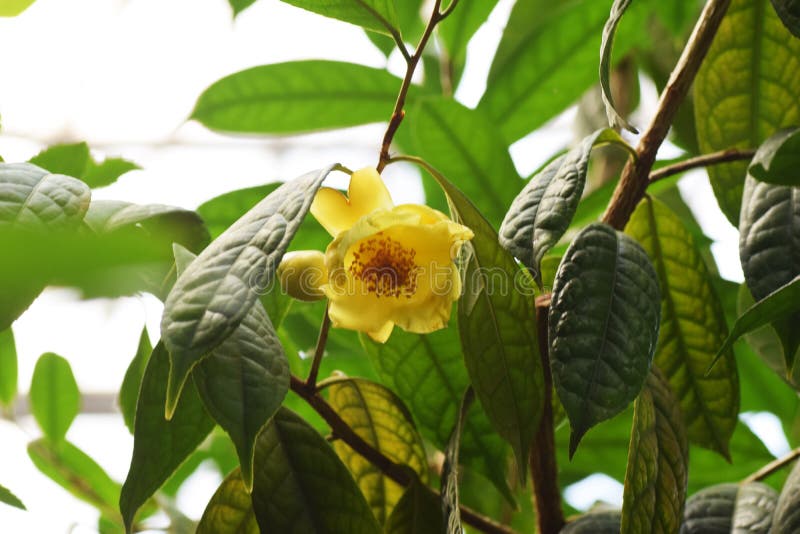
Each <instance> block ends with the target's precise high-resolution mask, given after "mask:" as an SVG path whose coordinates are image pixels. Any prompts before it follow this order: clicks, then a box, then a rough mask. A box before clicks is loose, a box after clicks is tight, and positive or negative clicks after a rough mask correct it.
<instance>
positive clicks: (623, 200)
mask: <svg viewBox="0 0 800 534" xmlns="http://www.w3.org/2000/svg"><path fill="white" fill-rule="evenodd" d="M730 2H731V0H708V2H707V3H706V5H705V7H704V8H703V12H702V13H701V14H700V18H699V19H698V21H697V24H696V25H695V27H694V30H693V31H692V35H691V36H690V37H689V41H688V42H687V43H686V47H685V48H684V49H683V53H682V54H681V57H680V59H679V60H678V64H677V65H676V66H675V69H674V70H673V71H672V74H671V75H670V78H669V81H668V82H667V85H666V87H665V88H664V92H663V93H661V98H660V99H659V102H658V109H657V110H656V114H655V116H654V117H653V120H652V121H651V122H650V126H648V128H647V131H646V132H645V133H644V135H643V136H642V139H641V140H640V141H639V146H638V147H637V149H636V152H637V154H638V155H639V157H638V158H635V159H632V160H629V161H628V163H627V164H626V165H625V169H624V170H623V171H622V177H621V178H620V180H619V183H618V184H617V188H616V189H615V190H614V196H613V197H612V198H611V203H610V204H609V206H608V209H607V210H606V212H605V214H604V215H603V222H604V223H606V224H609V225H611V226H613V227H614V228H616V229H617V230H622V229H623V228H624V227H625V224H626V223H627V222H628V219H629V218H630V216H631V213H633V210H634V209H635V208H636V205H637V204H638V203H639V201H640V200H641V199H642V197H643V196H644V193H645V191H646V190H647V185H648V184H649V183H650V180H649V179H648V176H649V174H650V170H651V169H652V168H653V163H655V160H656V153H657V152H658V148H659V147H660V146H661V143H662V142H663V141H664V138H665V137H666V136H667V132H668V131H669V128H670V125H671V124H672V121H673V119H674V118H675V114H676V113H677V112H678V107H679V106H680V105H681V102H683V99H684V97H685V96H686V93H687V92H688V91H689V87H690V86H691V85H692V82H693V81H694V78H695V76H696V75H697V71H698V70H699V69H700V65H701V64H702V62H703V59H704V58H705V56H706V53H707V52H708V49H709V47H710V46H711V42H712V41H713V40H714V36H715V35H716V33H717V30H718V29H719V25H720V24H721V23H722V18H723V17H724V16H725V12H726V11H727V9H728V5H729V4H730Z"/></svg>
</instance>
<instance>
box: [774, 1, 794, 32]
mask: <svg viewBox="0 0 800 534" xmlns="http://www.w3.org/2000/svg"><path fill="white" fill-rule="evenodd" d="M772 7H774V8H775V12H776V13H778V16H779V17H780V19H781V22H783V25H784V26H786V28H787V29H788V30H789V31H790V32H792V33H793V34H794V36H795V37H799V38H800V2H798V1H797V0H772Z"/></svg>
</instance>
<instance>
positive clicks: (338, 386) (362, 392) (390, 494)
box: [325, 378, 428, 524]
mask: <svg viewBox="0 0 800 534" xmlns="http://www.w3.org/2000/svg"><path fill="white" fill-rule="evenodd" d="M329 384H330V385H326V388H325V389H327V391H328V402H329V403H330V405H331V406H332V407H333V409H334V410H336V413H337V414H338V415H339V417H341V418H342V420H344V422H345V423H347V425H348V426H349V427H350V428H352V429H353V430H354V431H355V433H356V434H358V435H359V436H360V437H361V438H362V439H363V440H364V441H366V442H367V443H368V444H370V445H371V446H372V447H374V448H375V449H377V450H378V451H380V452H382V453H383V454H384V456H386V457H387V458H389V459H390V460H392V461H393V462H395V463H397V464H400V465H407V466H409V467H410V468H411V469H413V470H414V471H415V472H416V473H417V476H418V477H419V478H420V480H421V481H422V483H427V481H428V460H427V457H426V456H425V448H424V446H423V445H422V438H421V437H420V435H419V433H418V432H417V429H416V428H415V427H414V421H413V419H412V418H411V414H410V413H409V412H408V409H407V408H406V407H405V405H404V404H403V401H401V400H400V399H399V398H398V397H397V396H396V395H395V394H394V393H392V392H391V391H390V390H389V389H387V388H385V387H383V386H381V385H379V384H376V383H375V382H370V381H368V380H363V379H359V378H342V379H337V380H335V381H333V382H330V383H329ZM333 450H335V451H336V454H338V455H339V458H341V459H342V461H343V462H344V464H345V465H346V466H347V468H348V469H350V472H351V473H352V474H353V478H355V480H356V483H357V484H358V487H359V488H360V489H361V492H362V493H363V494H364V497H366V499H367V502H368V503H369V505H370V508H371V509H372V513H373V514H374V515H375V518H376V519H377V520H378V522H379V523H381V524H383V523H385V522H386V519H387V518H388V517H389V514H391V512H392V509H393V508H394V506H395V504H397V501H398V500H399V499H400V497H401V496H402V494H403V489H404V488H402V487H401V486H399V485H398V484H397V483H395V482H394V481H392V480H390V479H388V478H387V477H384V476H383V474H382V473H381V471H380V469H379V468H377V467H375V466H374V465H372V464H371V463H370V462H369V461H368V460H366V459H365V458H364V457H363V456H361V455H360V454H358V453H357V452H356V451H354V450H353V449H351V448H350V446H349V445H347V444H346V443H344V442H343V441H341V440H337V441H335V442H334V443H333Z"/></svg>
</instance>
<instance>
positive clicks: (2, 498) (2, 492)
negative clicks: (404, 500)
mask: <svg viewBox="0 0 800 534" xmlns="http://www.w3.org/2000/svg"><path fill="white" fill-rule="evenodd" d="M0 502H2V503H5V504H7V505H9V506H13V507H14V508H19V509H20V510H27V508H25V505H24V504H22V501H21V500H19V497H17V496H16V495H14V494H13V493H11V490H9V489H8V488H6V487H5V486H3V485H1V484H0ZM398 532H403V531H398Z"/></svg>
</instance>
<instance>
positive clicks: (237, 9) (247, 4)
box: [228, 0, 256, 17]
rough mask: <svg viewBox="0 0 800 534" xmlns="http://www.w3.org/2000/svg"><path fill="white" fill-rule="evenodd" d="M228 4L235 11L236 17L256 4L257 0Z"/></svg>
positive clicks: (229, 1)
mask: <svg viewBox="0 0 800 534" xmlns="http://www.w3.org/2000/svg"><path fill="white" fill-rule="evenodd" d="M228 3H229V4H230V5H231V9H233V16H234V17H236V16H238V15H239V13H241V12H242V11H244V10H245V9H247V8H248V7H250V6H252V5H253V4H255V3H256V0H228Z"/></svg>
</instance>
